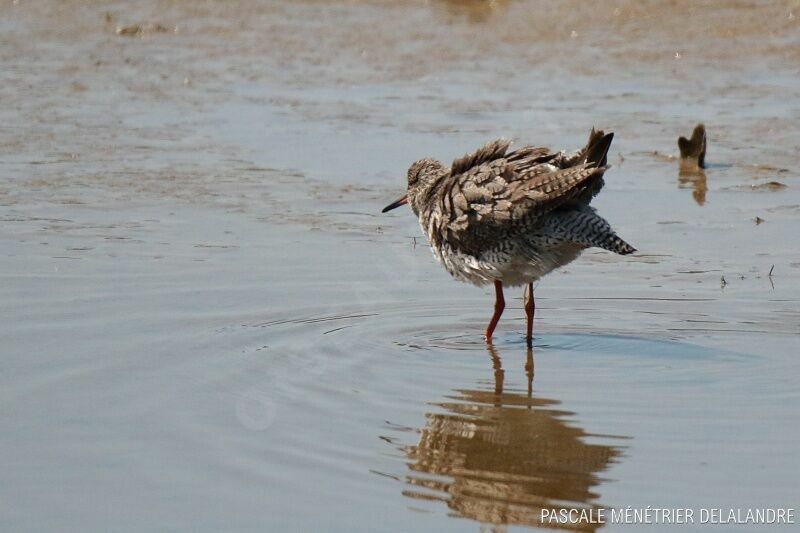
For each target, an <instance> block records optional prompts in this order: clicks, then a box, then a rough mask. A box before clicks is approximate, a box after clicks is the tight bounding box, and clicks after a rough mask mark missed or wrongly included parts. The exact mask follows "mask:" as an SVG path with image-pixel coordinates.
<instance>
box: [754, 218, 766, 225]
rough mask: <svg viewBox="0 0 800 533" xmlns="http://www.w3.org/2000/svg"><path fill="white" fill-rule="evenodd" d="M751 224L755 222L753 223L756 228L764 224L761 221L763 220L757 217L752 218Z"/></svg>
mask: <svg viewBox="0 0 800 533" xmlns="http://www.w3.org/2000/svg"><path fill="white" fill-rule="evenodd" d="M753 222H755V223H756V226H758V225H759V224H761V223H762V222H764V219H763V218H761V217H759V216H756V218H754V219H753Z"/></svg>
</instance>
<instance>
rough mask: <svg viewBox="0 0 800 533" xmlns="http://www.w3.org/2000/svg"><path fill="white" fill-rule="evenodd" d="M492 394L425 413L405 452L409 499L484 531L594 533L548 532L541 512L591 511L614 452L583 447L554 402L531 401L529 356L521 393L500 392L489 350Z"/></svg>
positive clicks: (472, 393) (463, 394)
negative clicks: (434, 504)
mask: <svg viewBox="0 0 800 533" xmlns="http://www.w3.org/2000/svg"><path fill="white" fill-rule="evenodd" d="M489 354H490V356H491V361H492V366H493V369H494V387H491V386H490V387H489V388H487V389H486V390H481V389H479V390H456V391H455V395H453V396H451V397H450V398H449V399H450V400H451V401H447V402H443V403H437V404H435V405H436V406H437V407H440V408H442V409H443V410H444V412H436V413H427V414H426V415H425V417H426V419H427V421H426V425H425V427H424V428H423V429H422V430H421V431H420V437H419V442H418V443H417V444H416V445H414V446H409V447H407V448H405V450H404V451H405V453H406V455H407V457H408V467H409V468H410V469H411V471H412V473H411V474H409V475H408V476H407V477H406V483H408V484H409V485H410V487H409V488H407V489H405V490H404V492H403V494H404V495H405V496H407V497H410V498H420V499H427V500H440V501H443V502H445V503H446V504H447V506H448V507H449V508H450V510H451V512H452V514H453V515H455V516H460V517H465V518H471V519H473V520H477V521H479V522H482V523H484V524H494V525H500V526H502V525H505V524H524V525H531V526H543V527H551V528H552V527H560V528H564V529H572V530H576V531H593V530H594V529H596V528H597V527H599V526H598V525H597V524H587V523H578V524H561V525H556V524H554V523H553V524H548V523H542V522H541V510H542V509H543V508H544V509H578V510H580V509H587V510H589V509H592V508H595V507H597V504H596V502H595V499H596V497H597V495H596V494H595V493H594V492H592V488H593V487H594V486H595V485H597V484H598V483H599V482H600V481H601V478H600V476H599V474H600V473H601V472H603V471H604V470H606V469H607V468H608V467H609V466H610V465H611V464H612V463H613V462H614V460H615V458H617V457H618V456H619V455H620V453H621V449H620V448H619V447H617V446H609V445H603V444H589V443H587V442H585V440H584V438H585V437H587V436H590V435H589V434H587V433H586V432H584V431H583V430H582V429H581V428H579V427H576V426H575V425H574V424H572V423H570V422H568V420H567V417H569V416H570V415H572V414H573V413H570V412H568V411H564V410H559V409H557V408H556V407H557V405H558V404H559V402H558V401H557V400H552V399H547V398H541V397H536V396H534V394H533V391H532V388H533V370H534V367H533V352H532V350H531V349H530V348H529V349H528V351H527V363H526V375H527V382H528V386H527V391H522V390H518V391H504V390H503V386H504V384H503V381H504V370H503V368H502V365H501V361H500V357H499V355H498V354H497V352H496V351H495V349H494V348H493V347H489Z"/></svg>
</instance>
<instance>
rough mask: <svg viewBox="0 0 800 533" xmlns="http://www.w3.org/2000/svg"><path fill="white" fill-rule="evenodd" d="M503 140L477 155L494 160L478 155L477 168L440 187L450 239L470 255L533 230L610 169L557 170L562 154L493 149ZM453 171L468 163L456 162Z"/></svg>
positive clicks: (587, 166)
mask: <svg viewBox="0 0 800 533" xmlns="http://www.w3.org/2000/svg"><path fill="white" fill-rule="evenodd" d="M497 142H498V141H495V142H494V143H489V144H488V145H487V146H485V147H484V148H482V149H481V150H479V151H478V152H476V154H477V153H479V152H480V153H484V154H489V153H492V154H494V157H493V158H488V157H484V158H480V157H473V158H472V159H471V162H473V163H475V164H473V166H472V167H470V168H469V169H465V170H464V171H463V172H461V173H460V174H453V173H451V175H450V176H449V177H448V179H447V181H448V183H447V186H445V187H442V188H441V189H440V190H441V192H442V195H443V197H442V198H441V202H442V203H443V204H444V203H445V202H447V203H449V204H450V206H448V207H450V208H449V209H444V210H443V212H444V213H447V220H443V221H442V222H443V223H444V225H445V226H446V227H443V228H442V229H443V230H444V231H445V232H446V233H447V241H448V242H450V243H451V245H453V246H455V247H457V248H458V249H459V250H460V251H462V252H465V253H470V254H475V255H477V254H478V253H479V252H480V250H484V249H486V244H487V242H498V241H499V240H501V239H504V238H508V237H510V236H513V235H515V234H518V233H519V232H521V231H525V230H528V229H531V228H533V227H534V226H535V225H536V224H537V222H538V219H539V218H540V217H541V216H542V215H544V214H546V213H548V212H549V211H552V210H553V209H556V208H558V207H559V206H560V205H562V204H564V203H566V202H569V201H571V200H573V199H574V198H576V197H578V196H580V195H581V194H583V193H585V192H586V189H587V187H588V186H589V185H590V184H591V182H592V178H594V177H596V176H598V175H602V172H603V171H604V170H605V168H603V167H594V166H591V163H583V164H579V165H576V166H574V167H570V168H563V169H560V168H557V167H556V166H554V165H552V164H550V163H549V161H551V160H552V159H553V158H555V157H557V155H558V154H553V153H551V152H550V151H549V150H548V149H546V148H534V147H523V148H520V149H519V150H517V151H515V152H511V153H509V154H505V150H503V151H502V154H500V153H499V152H498V151H492V150H490V149H487V147H488V146H489V145H495V144H496V143H497ZM506 146H507V145H506ZM481 151H482V152H481ZM465 158H466V156H465ZM465 158H462V160H463V159H465ZM460 161H461V160H460ZM453 168H454V169H456V168H464V165H463V164H462V165H457V164H456V163H454V165H453Z"/></svg>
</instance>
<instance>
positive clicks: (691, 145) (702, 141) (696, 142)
mask: <svg viewBox="0 0 800 533" xmlns="http://www.w3.org/2000/svg"><path fill="white" fill-rule="evenodd" d="M678 149H679V150H680V151H681V159H683V160H688V161H694V162H696V163H697V166H698V167H700V168H706V127H705V126H704V125H703V124H698V125H697V126H695V127H694V131H693V132H692V138H691V139H687V138H686V137H679V138H678Z"/></svg>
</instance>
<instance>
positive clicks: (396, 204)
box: [381, 194, 408, 213]
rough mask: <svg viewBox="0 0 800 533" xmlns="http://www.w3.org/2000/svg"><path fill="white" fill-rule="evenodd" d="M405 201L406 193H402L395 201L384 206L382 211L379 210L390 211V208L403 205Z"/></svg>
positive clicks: (406, 199) (406, 201)
mask: <svg viewBox="0 0 800 533" xmlns="http://www.w3.org/2000/svg"><path fill="white" fill-rule="evenodd" d="M407 203H408V195H407V194H404V195H403V196H401V197H400V198H398V199H397V201H395V202H392V203H390V204H389V205H387V206H386V207H384V208H383V211H381V213H385V212H387V211H391V210H392V209H394V208H396V207H400V206H401V205H405V204H407Z"/></svg>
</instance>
